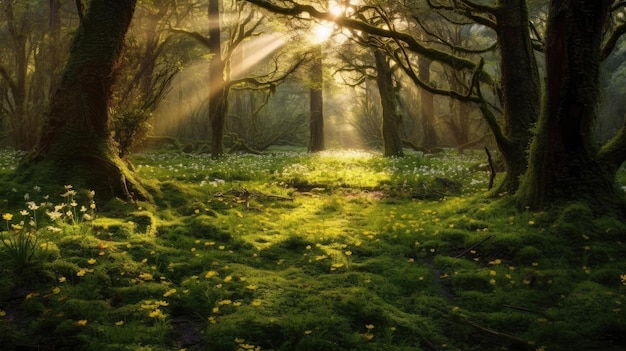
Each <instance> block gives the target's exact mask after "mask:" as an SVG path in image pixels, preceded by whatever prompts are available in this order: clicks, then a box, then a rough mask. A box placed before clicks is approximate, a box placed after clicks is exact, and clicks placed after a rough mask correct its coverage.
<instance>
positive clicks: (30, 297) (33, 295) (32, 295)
mask: <svg viewBox="0 0 626 351" xmlns="http://www.w3.org/2000/svg"><path fill="white" fill-rule="evenodd" d="M37 296H39V293H38V292H32V293H28V294H26V297H24V299H25V300H30V299H32V298H33V297H37Z"/></svg>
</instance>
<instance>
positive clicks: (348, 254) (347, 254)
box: [344, 250, 352, 256]
mask: <svg viewBox="0 0 626 351" xmlns="http://www.w3.org/2000/svg"><path fill="white" fill-rule="evenodd" d="M344 253H345V254H346V256H350V255H352V251H350V250H347V251H346V252H344Z"/></svg>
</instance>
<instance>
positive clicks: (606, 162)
mask: <svg viewBox="0 0 626 351" xmlns="http://www.w3.org/2000/svg"><path fill="white" fill-rule="evenodd" d="M625 7H626V4H625V3H624V2H622V1H613V0H580V1H577V2H576V3H575V4H574V3H572V2H570V1H564V0H551V1H550V12H549V18H548V24H547V30H546V35H547V37H546V44H545V54H546V74H547V86H546V93H545V96H544V99H545V102H544V107H543V110H542V113H541V115H540V118H539V122H538V125H537V131H536V137H535V139H534V142H533V144H532V146H531V152H530V163H529V169H528V172H527V173H526V175H525V177H524V179H523V183H522V186H521V187H520V191H519V192H518V193H517V199H518V201H519V202H520V204H521V205H524V206H530V207H532V208H543V207H546V206H548V205H550V204H552V203H555V202H559V201H567V200H585V199H586V200H589V201H595V202H596V204H597V205H599V206H598V207H599V208H603V207H605V206H608V207H611V205H612V204H613V203H614V202H615V201H616V200H617V199H620V198H619V197H618V193H617V189H616V188H617V187H616V184H615V175H616V172H617V169H618V168H619V167H620V165H621V164H622V163H623V162H624V161H625V160H626V126H624V127H622V128H621V130H620V131H619V132H618V133H617V134H616V135H615V137H614V138H613V139H612V140H610V141H609V142H608V143H607V144H606V145H604V146H603V147H601V148H599V147H598V146H596V144H595V142H594V140H593V133H592V127H593V123H594V121H595V119H596V117H597V111H596V110H597V107H598V101H599V96H600V89H599V72H600V63H601V60H602V59H603V58H605V57H607V56H608V53H610V52H611V51H612V49H613V47H612V46H614V45H615V44H616V43H617V39H618V38H619V37H620V36H621V35H622V34H623V33H624V32H625V31H626V27H625V22H624V20H623V12H624V10H625ZM620 11H621V12H622V14H621V17H620V15H617V13H618V12H620ZM615 21H616V22H617V23H618V25H617V27H613V28H612V26H611V24H612V23H615ZM607 33H608V35H607ZM603 43H607V44H606V46H603Z"/></svg>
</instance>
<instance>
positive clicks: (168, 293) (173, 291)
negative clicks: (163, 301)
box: [163, 289, 176, 297]
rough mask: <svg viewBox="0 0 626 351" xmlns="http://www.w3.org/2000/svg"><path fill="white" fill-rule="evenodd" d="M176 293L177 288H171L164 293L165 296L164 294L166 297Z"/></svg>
mask: <svg viewBox="0 0 626 351" xmlns="http://www.w3.org/2000/svg"><path fill="white" fill-rule="evenodd" d="M174 293H176V289H170V290H168V291H166V292H165V293H164V294H163V296H164V297H168V296H170V295H173V294H174Z"/></svg>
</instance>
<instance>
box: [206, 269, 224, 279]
mask: <svg viewBox="0 0 626 351" xmlns="http://www.w3.org/2000/svg"><path fill="white" fill-rule="evenodd" d="M218 275H220V274H219V273H218V272H216V271H208V272H207V273H206V275H205V276H204V277H205V278H211V277H215V276H218Z"/></svg>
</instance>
